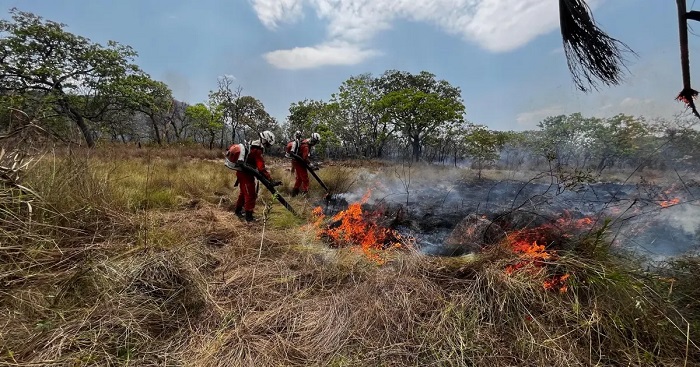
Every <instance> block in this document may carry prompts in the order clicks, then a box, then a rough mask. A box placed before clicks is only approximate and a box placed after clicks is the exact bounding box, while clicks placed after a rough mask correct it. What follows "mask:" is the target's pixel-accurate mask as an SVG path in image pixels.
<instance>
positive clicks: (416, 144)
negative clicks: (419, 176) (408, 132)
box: [411, 135, 421, 162]
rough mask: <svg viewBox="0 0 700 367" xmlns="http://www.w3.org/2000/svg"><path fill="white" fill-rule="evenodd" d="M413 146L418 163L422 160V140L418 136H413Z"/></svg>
mask: <svg viewBox="0 0 700 367" xmlns="http://www.w3.org/2000/svg"><path fill="white" fill-rule="evenodd" d="M411 145H412V146H413V158H414V159H415V161H416V162H418V161H419V160H420V153H421V152H420V139H419V137H418V136H415V135H414V136H411Z"/></svg>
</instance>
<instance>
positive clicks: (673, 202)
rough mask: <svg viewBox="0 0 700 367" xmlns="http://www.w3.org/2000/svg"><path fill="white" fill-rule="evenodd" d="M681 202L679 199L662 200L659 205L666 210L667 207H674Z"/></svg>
mask: <svg viewBox="0 0 700 367" xmlns="http://www.w3.org/2000/svg"><path fill="white" fill-rule="evenodd" d="M680 202H681V199H679V198H673V199H671V200H664V201H662V202H661V203H660V205H661V207H662V208H668V207H669V206H672V205H676V204H678V203H680Z"/></svg>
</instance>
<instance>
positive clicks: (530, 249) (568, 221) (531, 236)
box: [505, 213, 595, 293]
mask: <svg viewBox="0 0 700 367" xmlns="http://www.w3.org/2000/svg"><path fill="white" fill-rule="evenodd" d="M594 224H595V220H594V219H592V218H582V219H572V218H570V216H569V215H568V213H565V215H564V217H563V218H559V219H557V221H556V226H557V227H559V228H555V226H553V225H551V224H545V225H542V226H540V227H536V228H531V229H522V230H519V231H515V232H511V233H509V234H508V235H507V237H506V238H507V241H508V243H509V244H510V246H511V248H512V249H513V251H514V252H515V253H517V254H518V260H517V261H516V262H515V263H514V264H509V265H507V266H506V268H505V273H506V274H508V275H511V274H513V273H515V272H516V271H528V272H530V273H539V272H541V271H546V270H547V265H548V264H551V263H552V262H554V261H556V260H557V259H558V255H557V253H556V251H554V250H548V249H547V248H546V246H545V245H543V243H549V241H550V239H549V238H548V237H549V236H550V233H552V232H553V231H555V230H557V231H562V232H564V233H561V234H559V237H560V238H567V237H570V236H571V234H570V233H568V231H566V229H585V228H590V227H592V226H593V225H594ZM569 277H570V274H568V273H566V274H564V275H554V276H549V277H547V279H546V280H545V281H544V283H543V284H542V287H543V288H544V289H545V290H558V291H559V292H560V293H566V292H567V291H568V286H567V284H566V283H567V279H569Z"/></svg>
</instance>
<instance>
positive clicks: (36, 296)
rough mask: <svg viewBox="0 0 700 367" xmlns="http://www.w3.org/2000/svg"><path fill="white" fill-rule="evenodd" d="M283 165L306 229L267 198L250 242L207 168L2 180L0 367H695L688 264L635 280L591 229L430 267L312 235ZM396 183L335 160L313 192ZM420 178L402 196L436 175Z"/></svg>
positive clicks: (151, 152) (118, 163)
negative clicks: (562, 239)
mask: <svg viewBox="0 0 700 367" xmlns="http://www.w3.org/2000/svg"><path fill="white" fill-rule="evenodd" d="M5 158H7V157H5ZM288 164H289V163H288V161H285V160H283V159H281V158H274V157H270V158H268V166H269V167H270V169H271V171H272V173H273V178H276V179H280V180H282V181H283V182H284V184H283V186H281V190H280V193H281V195H283V196H285V197H286V198H287V199H288V200H289V201H290V203H291V204H292V205H293V206H294V207H295V208H296V210H297V211H298V212H300V213H301V215H300V217H299V218H297V217H294V216H293V215H292V214H291V213H289V212H288V211H286V210H285V209H284V208H283V207H282V206H281V205H280V204H279V203H277V202H276V201H275V200H274V198H272V197H271V195H269V193H265V192H264V190H262V189H261V196H260V198H259V199H258V203H257V204H258V206H257V208H256V214H257V215H258V217H259V221H258V222H257V223H253V224H248V223H246V222H244V221H241V220H239V219H238V218H236V217H235V216H234V215H233V213H232V212H231V210H232V204H231V201H232V200H235V198H236V195H237V192H238V189H237V188H234V187H233V182H234V175H233V174H232V171H230V170H228V169H226V168H225V167H224V166H223V164H222V160H221V152H220V151H219V150H216V149H214V150H207V149H200V148H189V149H175V148H145V147H144V148H142V149H138V148H135V147H133V148H131V147H123V146H103V147H99V148H98V149H94V150H82V149H73V150H70V151H69V150H67V149H58V150H46V151H44V152H43V153H42V154H40V155H37V156H36V157H35V159H34V160H32V161H31V162H29V164H28V165H27V166H26V169H25V171H24V172H23V173H22V174H21V177H20V179H19V180H16V179H13V178H12V177H3V186H2V195H1V196H0V199H1V200H2V202H1V206H0V210H1V212H0V215H1V217H0V218H1V220H2V227H1V228H2V229H1V230H0V243H1V245H0V259H1V261H0V284H2V287H1V288H0V289H2V291H1V293H0V312H1V313H2V316H0V320H2V322H1V329H0V345H1V346H2V347H1V348H2V350H1V351H0V361H1V362H2V363H3V364H5V365H56V366H64V365H72V366H82V365H138V366H141V365H168V366H179V365H183V366H185V365H186V366H267V365H269V366H279V365H286V366H307V365H318V366H321V365H323V366H329V365H330V366H405V365H415V366H428V365H434V366H487V365H488V366H543V365H547V366H591V365H600V366H622V365H624V366H653V365H656V366H694V365H699V364H700V348H699V347H698V343H699V342H700V339H699V338H698V337H697V333H698V326H700V317H699V314H698V311H699V310H698V305H699V304H700V303H698V301H697V300H698V290H697V287H696V283H697V277H698V274H699V271H700V262H698V260H697V258H693V257H687V258H680V259H677V260H674V262H673V263H672V264H669V265H666V266H663V267H654V268H650V267H648V266H644V265H643V264H641V263H640V262H638V261H637V260H635V257H633V256H621V255H619V254H614V253H612V252H611V251H610V248H609V244H610V243H611V240H612V239H611V238H610V234H611V233H610V231H609V230H607V229H606V226H605V225H604V223H600V224H599V225H598V226H591V229H590V230H589V231H588V232H587V234H586V235H585V236H580V237H576V240H575V241H569V242H567V246H565V247H562V248H560V249H553V248H552V247H551V246H547V248H545V246H542V244H541V243H540V244H538V243H537V242H536V241H531V236H530V234H529V233H528V232H526V231H520V232H518V231H511V232H509V233H508V234H507V235H506V236H505V237H503V238H502V239H501V240H500V241H499V242H498V244H496V245H494V246H490V247H488V248H484V249H483V250H482V251H479V252H477V253H474V254H468V255H463V256H452V257H442V256H428V255H426V254H424V253H423V252H421V251H419V250H417V248H416V246H415V243H414V242H415V241H412V240H411V238H407V237H406V236H401V235H399V234H398V233H396V231H394V230H393V229H391V228H388V227H387V228H377V226H381V223H382V222H381V221H378V220H375V221H369V222H366V221H363V218H365V217H367V216H368V215H370V214H371V213H362V210H363V208H365V209H366V208H367V207H366V206H363V205H361V204H360V203H355V204H357V205H353V203H350V205H349V206H348V208H347V210H346V211H345V212H343V211H338V212H337V213H334V214H329V215H328V216H322V215H321V212H322V211H323V210H322V209H321V207H320V206H321V205H322V204H323V200H322V197H323V194H324V193H323V192H322V190H321V189H320V187H318V185H316V184H315V183H313V184H312V192H311V193H310V195H309V198H303V197H295V198H290V197H289V195H288V192H289V190H290V189H291V185H292V180H293V176H292V175H291V174H290V172H289V171H287V169H288ZM396 168H397V166H396V164H394V166H392V164H391V163H382V162H377V161H375V162H368V161H337V162H334V161H330V162H326V164H325V166H324V167H323V168H322V169H321V170H319V171H318V173H319V175H320V176H321V178H322V179H323V180H324V181H325V182H326V183H327V185H328V186H329V188H330V189H331V190H332V191H334V192H351V191H353V192H360V193H365V192H366V189H367V188H370V187H367V186H368V183H365V182H358V180H357V177H358V176H359V175H360V174H359V172H360V171H362V172H365V173H366V172H370V173H376V172H379V171H388V170H392V169H396ZM414 169H415V171H414V172H416V173H414V175H415V176H414V180H420V175H421V174H423V175H435V174H436V173H437V174H439V172H441V170H446V169H443V168H440V167H432V168H428V167H424V168H423V169H417V168H415V167H414ZM455 170H457V171H458V172H457V173H456V174H457V175H458V176H459V177H460V180H463V181H464V182H470V181H476V180H478V178H477V177H476V173H475V172H473V171H472V170H469V169H461V170H460V169H450V171H451V172H454V171H455ZM421 172H422V173H421ZM452 174H455V173H452ZM508 174H509V173H507V172H501V171H489V170H486V171H484V172H483V175H484V178H486V179H488V178H489V175H493V178H494V179H501V178H502V176H503V175H508ZM611 179H614V177H611ZM353 210H354V211H355V212H353ZM358 210H359V214H358V213H357V211H358ZM343 215H345V217H346V218H343ZM353 218H354V219H353ZM334 221H335V222H336V223H341V224H340V227H339V226H338V225H335V226H328V223H332V222H334ZM585 224H591V223H585ZM358 227H359V229H358ZM338 228H341V229H342V230H343V233H340V234H338V232H337V231H336V232H335V236H333V233H334V232H333V231H334V230H337V229H338ZM358 232H361V233H364V234H365V235H367V234H370V233H374V234H378V233H380V234H381V236H379V237H373V238H371V239H370V240H371V241H370V240H368V239H367V238H366V237H357V236H359V234H358ZM345 234H348V235H347V236H346V235H345ZM353 234H354V235H353ZM370 242H371V243H370Z"/></svg>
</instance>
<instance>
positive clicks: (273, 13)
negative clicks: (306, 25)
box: [250, 0, 303, 29]
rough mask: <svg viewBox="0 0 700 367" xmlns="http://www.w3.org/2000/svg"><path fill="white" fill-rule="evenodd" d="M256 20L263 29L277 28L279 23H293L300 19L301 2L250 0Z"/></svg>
mask: <svg viewBox="0 0 700 367" xmlns="http://www.w3.org/2000/svg"><path fill="white" fill-rule="evenodd" d="M250 2H251V4H252V5H253V9H254V10H255V13H256V14H257V15H258V19H260V22H262V24H263V25H265V27H267V28H270V29H275V28H277V24H278V23H279V22H289V23H291V22H294V21H296V20H297V19H300V18H301V17H302V15H303V13H302V3H303V1H302V0H251V1H250Z"/></svg>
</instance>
